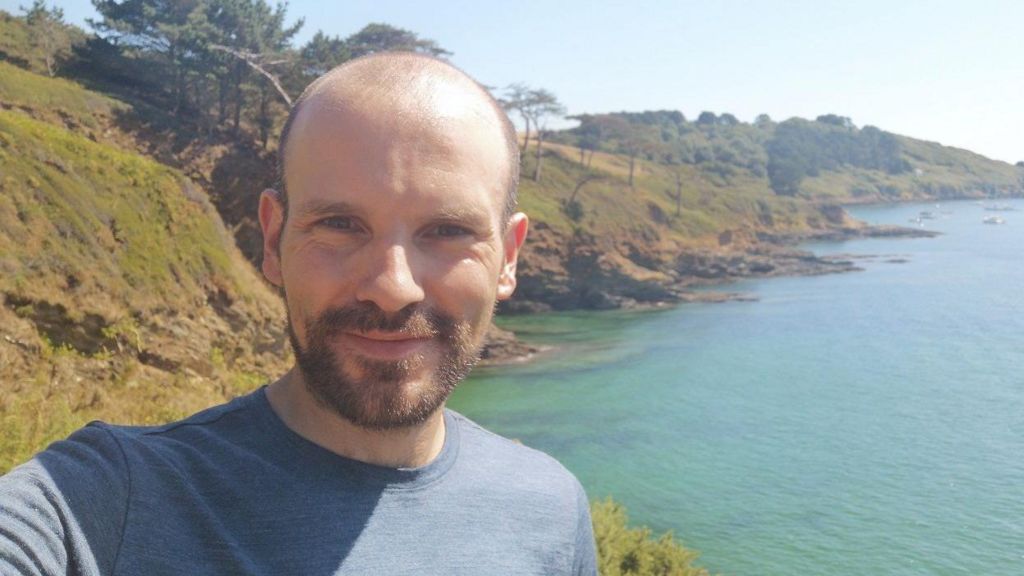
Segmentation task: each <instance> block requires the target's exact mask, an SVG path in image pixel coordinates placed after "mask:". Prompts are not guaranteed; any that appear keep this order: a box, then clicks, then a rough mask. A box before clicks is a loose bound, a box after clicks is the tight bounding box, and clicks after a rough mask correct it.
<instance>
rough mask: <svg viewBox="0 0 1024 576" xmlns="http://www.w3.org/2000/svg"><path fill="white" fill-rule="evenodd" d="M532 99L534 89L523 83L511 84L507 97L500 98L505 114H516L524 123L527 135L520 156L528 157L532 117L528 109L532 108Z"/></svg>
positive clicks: (524, 137) (507, 90) (506, 90)
mask: <svg viewBox="0 0 1024 576" xmlns="http://www.w3.org/2000/svg"><path fill="white" fill-rule="evenodd" d="M532 98H533V89H532V88H530V87H529V86H527V85H526V84H523V83H522V82H514V83H512V84H509V85H508V86H506V87H505V96H504V97H503V98H498V102H499V103H500V104H501V107H502V108H504V109H505V112H509V113H511V112H516V113H517V114H519V118H520V119H521V120H522V121H523V128H524V130H525V133H524V136H523V144H522V146H521V147H520V148H519V155H520V156H525V155H526V146H527V144H529V143H530V115H529V114H527V109H528V108H529V107H530V104H531V102H530V101H531V99H532Z"/></svg>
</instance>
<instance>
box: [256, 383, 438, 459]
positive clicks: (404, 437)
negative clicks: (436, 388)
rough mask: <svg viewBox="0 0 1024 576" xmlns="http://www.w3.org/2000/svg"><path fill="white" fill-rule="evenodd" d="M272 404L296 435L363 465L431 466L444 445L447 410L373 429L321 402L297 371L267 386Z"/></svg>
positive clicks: (268, 396) (268, 398) (268, 397)
mask: <svg viewBox="0 0 1024 576" xmlns="http://www.w3.org/2000/svg"><path fill="white" fill-rule="evenodd" d="M267 400H268V401H269V402H270V407H271V408H272V409H273V410H274V412H275V413H276V414H277V415H278V417H279V418H281V420H282V421H283V422H284V423H285V425H286V426H288V428H290V429H291V430H292V431H293V432H295V433H296V434H298V435H299V436H302V437H303V438H305V439H306V440H309V441H310V442H312V443H314V444H317V445H319V446H321V447H323V448H326V449H327V450H330V451H331V452H334V453H335V454H339V455H341V456H344V457H346V458H351V459H353V460H358V461H360V462H366V463H368V464H375V465H377V466H386V467H388V468H418V467H420V466H425V465H426V464H429V463H430V462H432V461H433V460H434V458H436V457H437V455H438V454H440V453H441V448H442V447H443V446H444V437H445V426H444V414H443V412H444V411H443V410H438V411H437V412H435V413H434V414H432V415H431V416H430V417H429V418H428V419H427V420H426V421H424V422H423V423H422V424H418V425H416V426H411V427H409V428H401V429H398V430H383V431H381V430H369V429H366V428H362V427H360V426H356V425H355V424H353V423H351V422H349V421H348V420H346V419H344V418H342V417H341V416H339V415H337V414H336V413H334V412H332V411H331V410H328V409H327V408H324V407H323V406H321V405H320V404H318V403H317V402H316V400H315V399H314V398H313V396H312V395H311V394H310V393H309V390H308V389H307V388H306V385H305V384H304V383H303V382H302V376H301V374H299V372H298V371H297V370H295V369H293V370H292V371H291V372H289V373H287V374H285V375H284V376H282V377H281V379H279V380H278V381H277V382H274V383H273V384H271V385H270V386H268V387H267Z"/></svg>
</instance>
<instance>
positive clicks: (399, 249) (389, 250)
mask: <svg viewBox="0 0 1024 576" xmlns="http://www.w3.org/2000/svg"><path fill="white" fill-rule="evenodd" d="M369 257H370V260H371V261H370V262H369V269H368V270H367V273H366V274H365V276H364V277H363V279H362V281H361V282H360V283H359V286H358V288H357V290H356V299H357V300H359V301H360V302H373V303H374V304H376V305H377V307H378V308H380V309H381V310H383V311H384V312H397V311H399V310H401V309H403V308H405V307H406V306H408V305H409V304H415V303H417V302H420V301H422V300H423V297H424V293H423V287H422V286H420V283H419V279H418V278H417V276H418V275H417V273H416V263H415V262H413V261H411V259H410V251H409V250H408V249H407V248H406V247H405V246H404V245H402V244H398V243H390V244H388V245H385V246H383V247H382V248H381V249H380V250H376V251H374V253H372V254H370V255H369Z"/></svg>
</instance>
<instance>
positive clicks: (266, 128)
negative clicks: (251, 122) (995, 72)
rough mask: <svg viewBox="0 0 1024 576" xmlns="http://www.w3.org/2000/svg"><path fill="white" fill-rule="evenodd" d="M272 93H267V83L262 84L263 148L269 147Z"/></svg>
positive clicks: (261, 127)
mask: <svg viewBox="0 0 1024 576" xmlns="http://www.w3.org/2000/svg"><path fill="white" fill-rule="evenodd" d="M270 122H271V119H270V95H269V94H268V93H267V85H266V83H263V84H262V85H261V86H260V119H259V124H260V142H261V143H262V144H263V149H264V150H266V149H267V139H269V138H270Z"/></svg>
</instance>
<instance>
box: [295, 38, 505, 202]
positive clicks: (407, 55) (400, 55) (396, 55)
mask: <svg viewBox="0 0 1024 576" xmlns="http://www.w3.org/2000/svg"><path fill="white" fill-rule="evenodd" d="M371 58H390V59H396V60H397V59H418V60H422V61H423V66H424V67H426V66H427V65H429V64H441V65H443V66H444V67H447V68H449V69H451V70H453V71H455V72H456V73H457V74H458V75H459V76H461V77H463V78H465V79H466V80H469V81H470V82H472V84H473V85H474V86H476V88H477V89H478V90H479V91H480V93H481V94H482V95H483V96H484V97H485V99H486V101H487V103H488V104H489V106H490V107H491V109H492V110H493V111H494V114H495V116H497V117H498V121H499V122H500V123H501V128H502V133H503V135H504V137H505V145H506V148H507V151H508V164H509V177H508V182H507V185H506V191H505V204H504V206H503V208H502V221H505V222H507V221H508V219H509V218H511V217H512V214H513V213H515V210H516V205H517V203H518V199H517V190H518V188H519V141H518V136H517V135H516V129H515V126H513V124H512V121H511V120H509V118H508V115H507V114H505V110H504V108H502V107H501V104H500V103H498V101H497V100H496V99H495V98H494V96H493V95H491V93H490V91H489V90H487V88H485V87H484V86H483V85H481V84H480V83H479V82H477V81H476V80H474V79H473V78H472V77H471V76H470V75H469V74H466V73H465V72H463V71H462V70H460V69H459V68H457V67H455V66H453V65H452V64H451V63H449V62H446V61H444V60H441V59H439V58H435V57H433V56H427V55H424V54H417V53H414V52H384V53H376V54H371V55H369V56H362V57H360V58H356V59H353V60H350V61H348V62H345V63H344V64H341V65H339V66H336V67H335V68H333V69H332V70H330V71H329V72H327V73H325V74H323V75H322V76H320V77H319V78H317V79H316V80H314V81H313V82H311V83H310V84H309V86H307V87H306V89H305V90H303V92H302V94H301V95H300V96H299V97H298V98H297V99H296V100H295V102H294V103H293V104H292V107H291V110H289V112H288V119H287V120H285V123H284V127H283V128H281V136H280V138H279V139H278V144H277V190H278V193H279V194H280V200H281V204H282V205H283V206H284V213H285V218H286V219H287V218H288V189H287V185H286V184H285V152H286V148H287V146H288V137H289V136H290V135H291V130H292V124H294V122H295V118H296V117H298V115H299V112H300V111H301V109H302V105H303V104H304V103H305V102H306V100H307V99H309V97H310V95H311V94H312V93H313V90H312V89H313V88H314V86H316V85H317V84H319V83H320V81H321V80H322V79H324V78H326V77H328V76H330V75H331V74H333V73H334V72H335V71H337V70H339V69H341V68H344V67H347V66H349V65H351V64H353V63H356V62H359V61H362V60H366V59H371Z"/></svg>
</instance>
